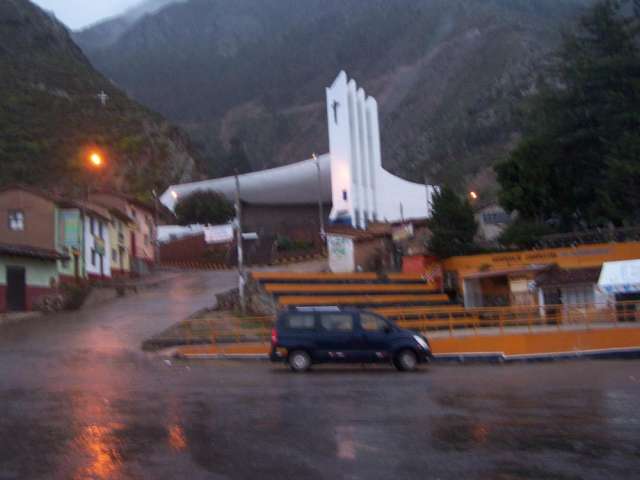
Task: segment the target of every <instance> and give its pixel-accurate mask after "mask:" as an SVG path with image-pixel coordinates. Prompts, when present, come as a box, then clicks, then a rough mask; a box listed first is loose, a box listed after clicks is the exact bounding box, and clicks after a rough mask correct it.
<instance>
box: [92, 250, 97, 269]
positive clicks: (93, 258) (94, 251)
mask: <svg viewBox="0 0 640 480" xmlns="http://www.w3.org/2000/svg"><path fill="white" fill-rule="evenodd" d="M96 253H97V252H96V250H95V248H92V249H91V265H93V266H94V267H95V266H96Z"/></svg>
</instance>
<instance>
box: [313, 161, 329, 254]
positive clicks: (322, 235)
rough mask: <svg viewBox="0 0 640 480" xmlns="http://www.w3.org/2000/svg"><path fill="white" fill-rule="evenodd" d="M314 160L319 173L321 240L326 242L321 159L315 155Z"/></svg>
mask: <svg viewBox="0 0 640 480" xmlns="http://www.w3.org/2000/svg"><path fill="white" fill-rule="evenodd" d="M312 158H313V160H314V162H315V164H316V169H317V173H318V217H319V221H320V238H321V239H322V241H323V242H324V240H325V238H326V233H325V231H324V209H323V205H322V175H321V174H320V159H319V158H318V156H317V155H316V154H315V153H314V154H313V155H312Z"/></svg>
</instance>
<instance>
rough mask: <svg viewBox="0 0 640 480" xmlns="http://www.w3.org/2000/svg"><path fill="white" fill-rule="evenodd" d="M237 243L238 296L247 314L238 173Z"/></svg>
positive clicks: (238, 178) (241, 307)
mask: <svg viewBox="0 0 640 480" xmlns="http://www.w3.org/2000/svg"><path fill="white" fill-rule="evenodd" d="M235 177H236V243H237V244H238V295H239V297H240V310H241V312H242V314H243V315H244V314H245V313H247V300H246V298H245V295H244V294H245V292H244V257H243V255H244V254H243V251H242V200H241V199H240V177H239V176H238V174H237V173H236V175H235Z"/></svg>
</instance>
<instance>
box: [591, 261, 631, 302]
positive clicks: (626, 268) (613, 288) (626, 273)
mask: <svg viewBox="0 0 640 480" xmlns="http://www.w3.org/2000/svg"><path fill="white" fill-rule="evenodd" d="M598 287H599V288H600V289H601V290H602V291H604V292H606V293H611V294H614V293H635V292H638V293H640V259H638V260H624V261H621V262H605V263H603V264H602V271H601V272H600V278H599V280H598Z"/></svg>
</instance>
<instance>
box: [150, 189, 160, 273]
mask: <svg viewBox="0 0 640 480" xmlns="http://www.w3.org/2000/svg"><path fill="white" fill-rule="evenodd" d="M151 193H152V194H153V210H154V212H153V213H154V218H153V221H154V223H155V238H154V245H155V249H156V251H155V254H156V268H158V267H159V266H160V239H159V238H158V218H159V214H160V212H159V205H158V192H156V189H155V188H154V189H153V190H151Z"/></svg>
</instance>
